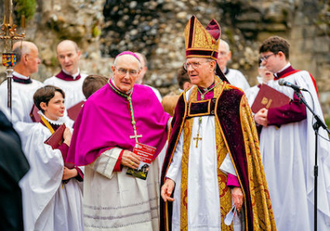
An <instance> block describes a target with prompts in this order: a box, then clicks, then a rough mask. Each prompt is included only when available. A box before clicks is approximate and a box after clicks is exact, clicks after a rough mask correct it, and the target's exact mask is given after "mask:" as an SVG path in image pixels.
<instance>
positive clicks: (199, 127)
mask: <svg viewBox="0 0 330 231" xmlns="http://www.w3.org/2000/svg"><path fill="white" fill-rule="evenodd" d="M220 83H221V82H219V83H217V84H215V85H214V86H213V87H211V88H210V89H207V90H206V91H205V92H204V93H202V92H201V90H200V89H199V87H197V90H198V91H199V94H201V100H204V98H205V95H206V93H208V92H209V91H212V90H213V89H214V88H215V87H216V86H218V85H219V84H220ZM201 124H202V117H201V116H200V117H199V118H198V130H197V136H196V137H193V140H196V148H198V141H199V140H202V137H200V136H199V131H200V129H201Z"/></svg>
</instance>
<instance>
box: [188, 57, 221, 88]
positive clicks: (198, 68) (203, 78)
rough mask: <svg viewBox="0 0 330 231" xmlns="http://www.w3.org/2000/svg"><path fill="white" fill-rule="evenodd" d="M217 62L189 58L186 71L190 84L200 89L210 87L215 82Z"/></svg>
mask: <svg viewBox="0 0 330 231" xmlns="http://www.w3.org/2000/svg"><path fill="white" fill-rule="evenodd" d="M214 66H215V61H209V60H208V59H205V58H188V59H187V61H186V63H185V69H186V70H187V72H188V75H189V79H190V83H191V84H195V85H198V86H200V87H209V86H210V85H211V84H212V82H213V77H214V75H212V72H214Z"/></svg>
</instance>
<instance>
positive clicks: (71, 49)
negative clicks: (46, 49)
mask: <svg viewBox="0 0 330 231" xmlns="http://www.w3.org/2000/svg"><path fill="white" fill-rule="evenodd" d="M80 56H81V52H80V51H79V50H78V48H77V47H76V46H75V44H74V43H73V42H71V41H63V42H61V43H60V44H59V45H58V46H57V59H58V61H59V62H60V65H61V68H62V69H63V70H65V71H66V72H67V73H68V74H70V75H74V74H76V73H77V72H78V68H79V60H80Z"/></svg>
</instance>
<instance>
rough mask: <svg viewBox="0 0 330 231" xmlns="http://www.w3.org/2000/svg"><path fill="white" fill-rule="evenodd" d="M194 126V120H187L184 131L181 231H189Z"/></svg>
mask: <svg viewBox="0 0 330 231" xmlns="http://www.w3.org/2000/svg"><path fill="white" fill-rule="evenodd" d="M192 124H193V119H188V120H186V122H185V125H184V129H183V134H184V139H183V140H184V143H183V151H182V164H181V204H180V207H181V208H180V218H181V219H180V222H181V223H180V230H188V164H189V147H190V140H191V133H192V132H191V130H192Z"/></svg>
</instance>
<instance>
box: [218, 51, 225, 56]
mask: <svg viewBox="0 0 330 231" xmlns="http://www.w3.org/2000/svg"><path fill="white" fill-rule="evenodd" d="M226 55H227V52H226V51H220V52H218V56H226Z"/></svg>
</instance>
